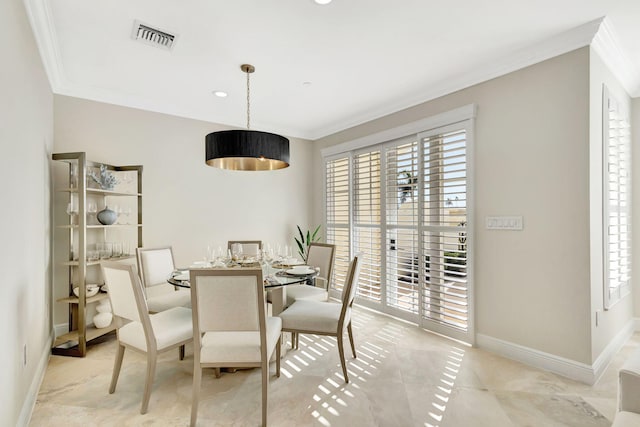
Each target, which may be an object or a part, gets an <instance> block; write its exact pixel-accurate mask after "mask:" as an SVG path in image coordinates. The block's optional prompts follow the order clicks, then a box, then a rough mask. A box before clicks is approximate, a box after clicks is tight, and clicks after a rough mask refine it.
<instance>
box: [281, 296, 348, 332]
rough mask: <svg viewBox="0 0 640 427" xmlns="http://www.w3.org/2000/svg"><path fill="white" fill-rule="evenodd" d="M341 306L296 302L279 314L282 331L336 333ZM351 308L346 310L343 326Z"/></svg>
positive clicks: (318, 302) (317, 302)
mask: <svg viewBox="0 0 640 427" xmlns="http://www.w3.org/2000/svg"><path fill="white" fill-rule="evenodd" d="M341 310H342V304H335V303H332V302H320V301H309V300H298V301H296V302H294V303H293V304H292V305H291V306H290V307H289V308H287V309H286V310H285V311H283V312H282V313H280V315H279V316H280V318H281V319H282V329H283V330H295V331H315V332H319V333H333V334H335V333H337V332H338V321H339V320H340V311H341ZM350 311H351V308H347V315H346V317H345V324H347V323H348V320H349V315H350Z"/></svg>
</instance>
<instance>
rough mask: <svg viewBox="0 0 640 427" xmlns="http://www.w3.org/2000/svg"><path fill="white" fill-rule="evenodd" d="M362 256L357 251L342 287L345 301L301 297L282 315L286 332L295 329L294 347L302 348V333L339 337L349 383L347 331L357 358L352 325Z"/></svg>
mask: <svg viewBox="0 0 640 427" xmlns="http://www.w3.org/2000/svg"><path fill="white" fill-rule="evenodd" d="M361 257H362V256H361V254H357V255H356V256H355V257H354V258H353V260H352V261H351V262H350V263H349V269H348V271H347V276H346V278H345V283H344V287H343V288H342V301H341V303H334V302H329V301H314V300H297V301H296V302H294V303H293V304H292V305H290V306H289V307H288V308H287V309H285V310H284V311H283V312H282V313H280V314H279V316H280V318H281V319H282V331H283V332H291V344H292V347H293V348H298V338H299V336H298V335H299V334H314V335H329V336H334V337H336V338H337V341H338V352H339V355H340V363H341V364H342V373H343V374H344V381H345V382H347V383H348V382H349V374H347V365H346V363H345V359H344V344H343V337H344V332H345V330H346V331H347V333H348V335H349V342H350V343H351V351H352V353H353V357H354V359H355V358H356V347H355V343H354V341H353V330H352V328H351V309H352V306H353V299H354V297H355V294H356V288H357V287H358V278H359V276H360V258H361Z"/></svg>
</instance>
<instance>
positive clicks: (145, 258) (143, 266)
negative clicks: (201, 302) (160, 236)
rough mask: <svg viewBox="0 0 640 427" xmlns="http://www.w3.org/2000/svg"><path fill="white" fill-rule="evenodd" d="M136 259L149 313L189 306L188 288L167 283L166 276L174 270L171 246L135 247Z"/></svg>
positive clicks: (189, 295)
mask: <svg viewBox="0 0 640 427" xmlns="http://www.w3.org/2000/svg"><path fill="white" fill-rule="evenodd" d="M136 259H137V261H138V273H139V275H140V280H142V284H143V285H144V291H145V295H146V297H147V305H148V306H149V311H150V312H151V313H159V312H161V311H164V310H168V309H170V308H173V307H187V308H190V307H191V294H190V293H189V290H188V289H181V288H177V287H175V286H173V285H170V284H169V283H167V278H168V277H169V275H170V274H171V273H172V272H173V271H174V270H175V263H174V261H173V250H172V249H171V246H167V247H161V248H136Z"/></svg>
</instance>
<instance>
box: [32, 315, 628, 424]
mask: <svg viewBox="0 0 640 427" xmlns="http://www.w3.org/2000/svg"><path fill="white" fill-rule="evenodd" d="M354 329H355V339H356V349H357V352H358V358H357V359H351V358H348V364H349V372H350V377H351V380H352V382H351V383H349V384H348V385H347V384H345V383H344V381H343V379H342V374H341V369H340V365H339V361H338V354H337V353H338V351H337V348H336V343H335V340H334V339H332V338H327V337H315V336H308V335H307V336H301V337H300V349H299V350H297V351H291V350H290V351H289V352H288V353H287V354H286V356H285V357H284V359H283V364H282V375H281V377H280V378H276V377H275V376H274V375H272V376H271V381H270V384H269V387H270V388H269V393H270V394H269V415H268V417H269V418H268V421H269V425H271V426H278V427H280V426H296V427H297V426H348V427H357V426H421V427H432V426H434V427H435V426H440V427H446V426H461V427H467V426H473V427H480V426H491V427H500V426H536V427H538V426H575V427H588V426H603V427H604V426H610V425H611V419H612V418H613V415H614V413H615V408H616V394H617V370H618V369H619V367H620V366H621V365H622V363H623V361H624V360H625V357H626V356H627V355H628V354H629V353H630V351H631V350H632V349H633V348H635V347H637V346H638V345H639V344H640V334H638V333H636V334H635V335H634V336H633V337H632V338H631V340H630V341H629V342H628V343H627V344H626V345H625V346H624V348H623V349H622V350H621V351H620V353H619V354H618V355H616V357H615V359H614V360H613V362H612V363H611V365H610V366H609V367H608V369H607V371H606V372H605V374H604V375H603V377H602V378H601V379H600V381H599V382H598V383H597V384H596V385H594V386H588V385H585V384H582V383H579V382H575V381H571V380H568V379H566V378H563V377H560V376H558V375H555V374H552V373H549V372H545V371H541V370H538V369H534V368H531V367H529V366H526V365H523V364H521V363H518V362H514V361H511V360H508V359H505V358H502V357H499V356H496V355H494V354H491V353H488V352H486V351H483V350H480V349H474V348H469V347H465V346H462V345H459V344H457V343H455V342H453V341H449V340H447V339H444V338H442V337H439V336H436V335H433V334H430V333H428V332H425V331H422V330H420V329H418V328H416V327H415V326H412V325H408V324H405V323H403V322H399V321H397V320H394V319H391V318H388V317H386V316H381V315H378V314H375V313H372V312H370V311H366V310H362V309H356V310H355V318H354ZM346 348H347V349H348V346H347V347H346ZM115 349H116V345H115V340H114V339H112V340H109V341H108V342H105V343H101V344H97V345H95V346H92V347H91V350H90V351H89V353H88V355H87V357H86V358H83V359H78V358H68V357H61V356H52V357H51V360H50V362H49V366H48V368H47V372H46V376H45V379H44V382H43V384H42V387H41V389H40V393H39V394H38V399H37V402H36V407H35V410H34V413H33V415H32V418H31V425H32V426H142V425H144V426H186V425H188V424H189V416H190V411H191V373H192V364H193V356H192V354H193V353H192V348H189V347H187V357H186V359H185V360H183V361H179V360H178V353H177V350H176V351H175V352H170V353H167V354H165V355H163V356H161V358H160V362H159V363H158V368H157V373H156V380H155V383H154V388H153V392H152V394H151V402H150V405H149V412H148V413H147V414H145V415H140V412H139V411H140V401H141V398H142V388H143V382H142V381H143V379H144V373H145V358H144V357H143V356H142V355H140V354H136V353H133V352H130V351H128V352H127V353H126V354H125V359H124V363H123V367H122V372H121V374H120V380H119V382H118V387H117V389H116V392H115V393H114V394H112V395H110V394H108V392H107V390H108V387H109V381H110V378H111V370H112V365H113V359H114V353H115ZM347 355H349V353H347ZM274 372H275V366H274V365H273V364H272V366H271V373H272V374H273V373H274ZM259 424H260V372H259V370H255V369H254V370H242V371H238V372H236V373H233V374H229V373H224V374H223V376H222V378H220V379H215V378H214V376H213V374H207V371H205V376H204V377H203V383H202V392H201V402H200V410H199V417H198V425H199V426H257V425H259Z"/></svg>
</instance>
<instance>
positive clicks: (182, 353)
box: [178, 344, 184, 360]
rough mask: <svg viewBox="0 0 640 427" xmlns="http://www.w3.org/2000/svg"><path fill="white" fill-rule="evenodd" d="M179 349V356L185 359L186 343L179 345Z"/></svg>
mask: <svg viewBox="0 0 640 427" xmlns="http://www.w3.org/2000/svg"><path fill="white" fill-rule="evenodd" d="M178 351H179V355H180V356H179V357H180V360H184V344H183V345H181V346H180V347H179V349H178Z"/></svg>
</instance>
